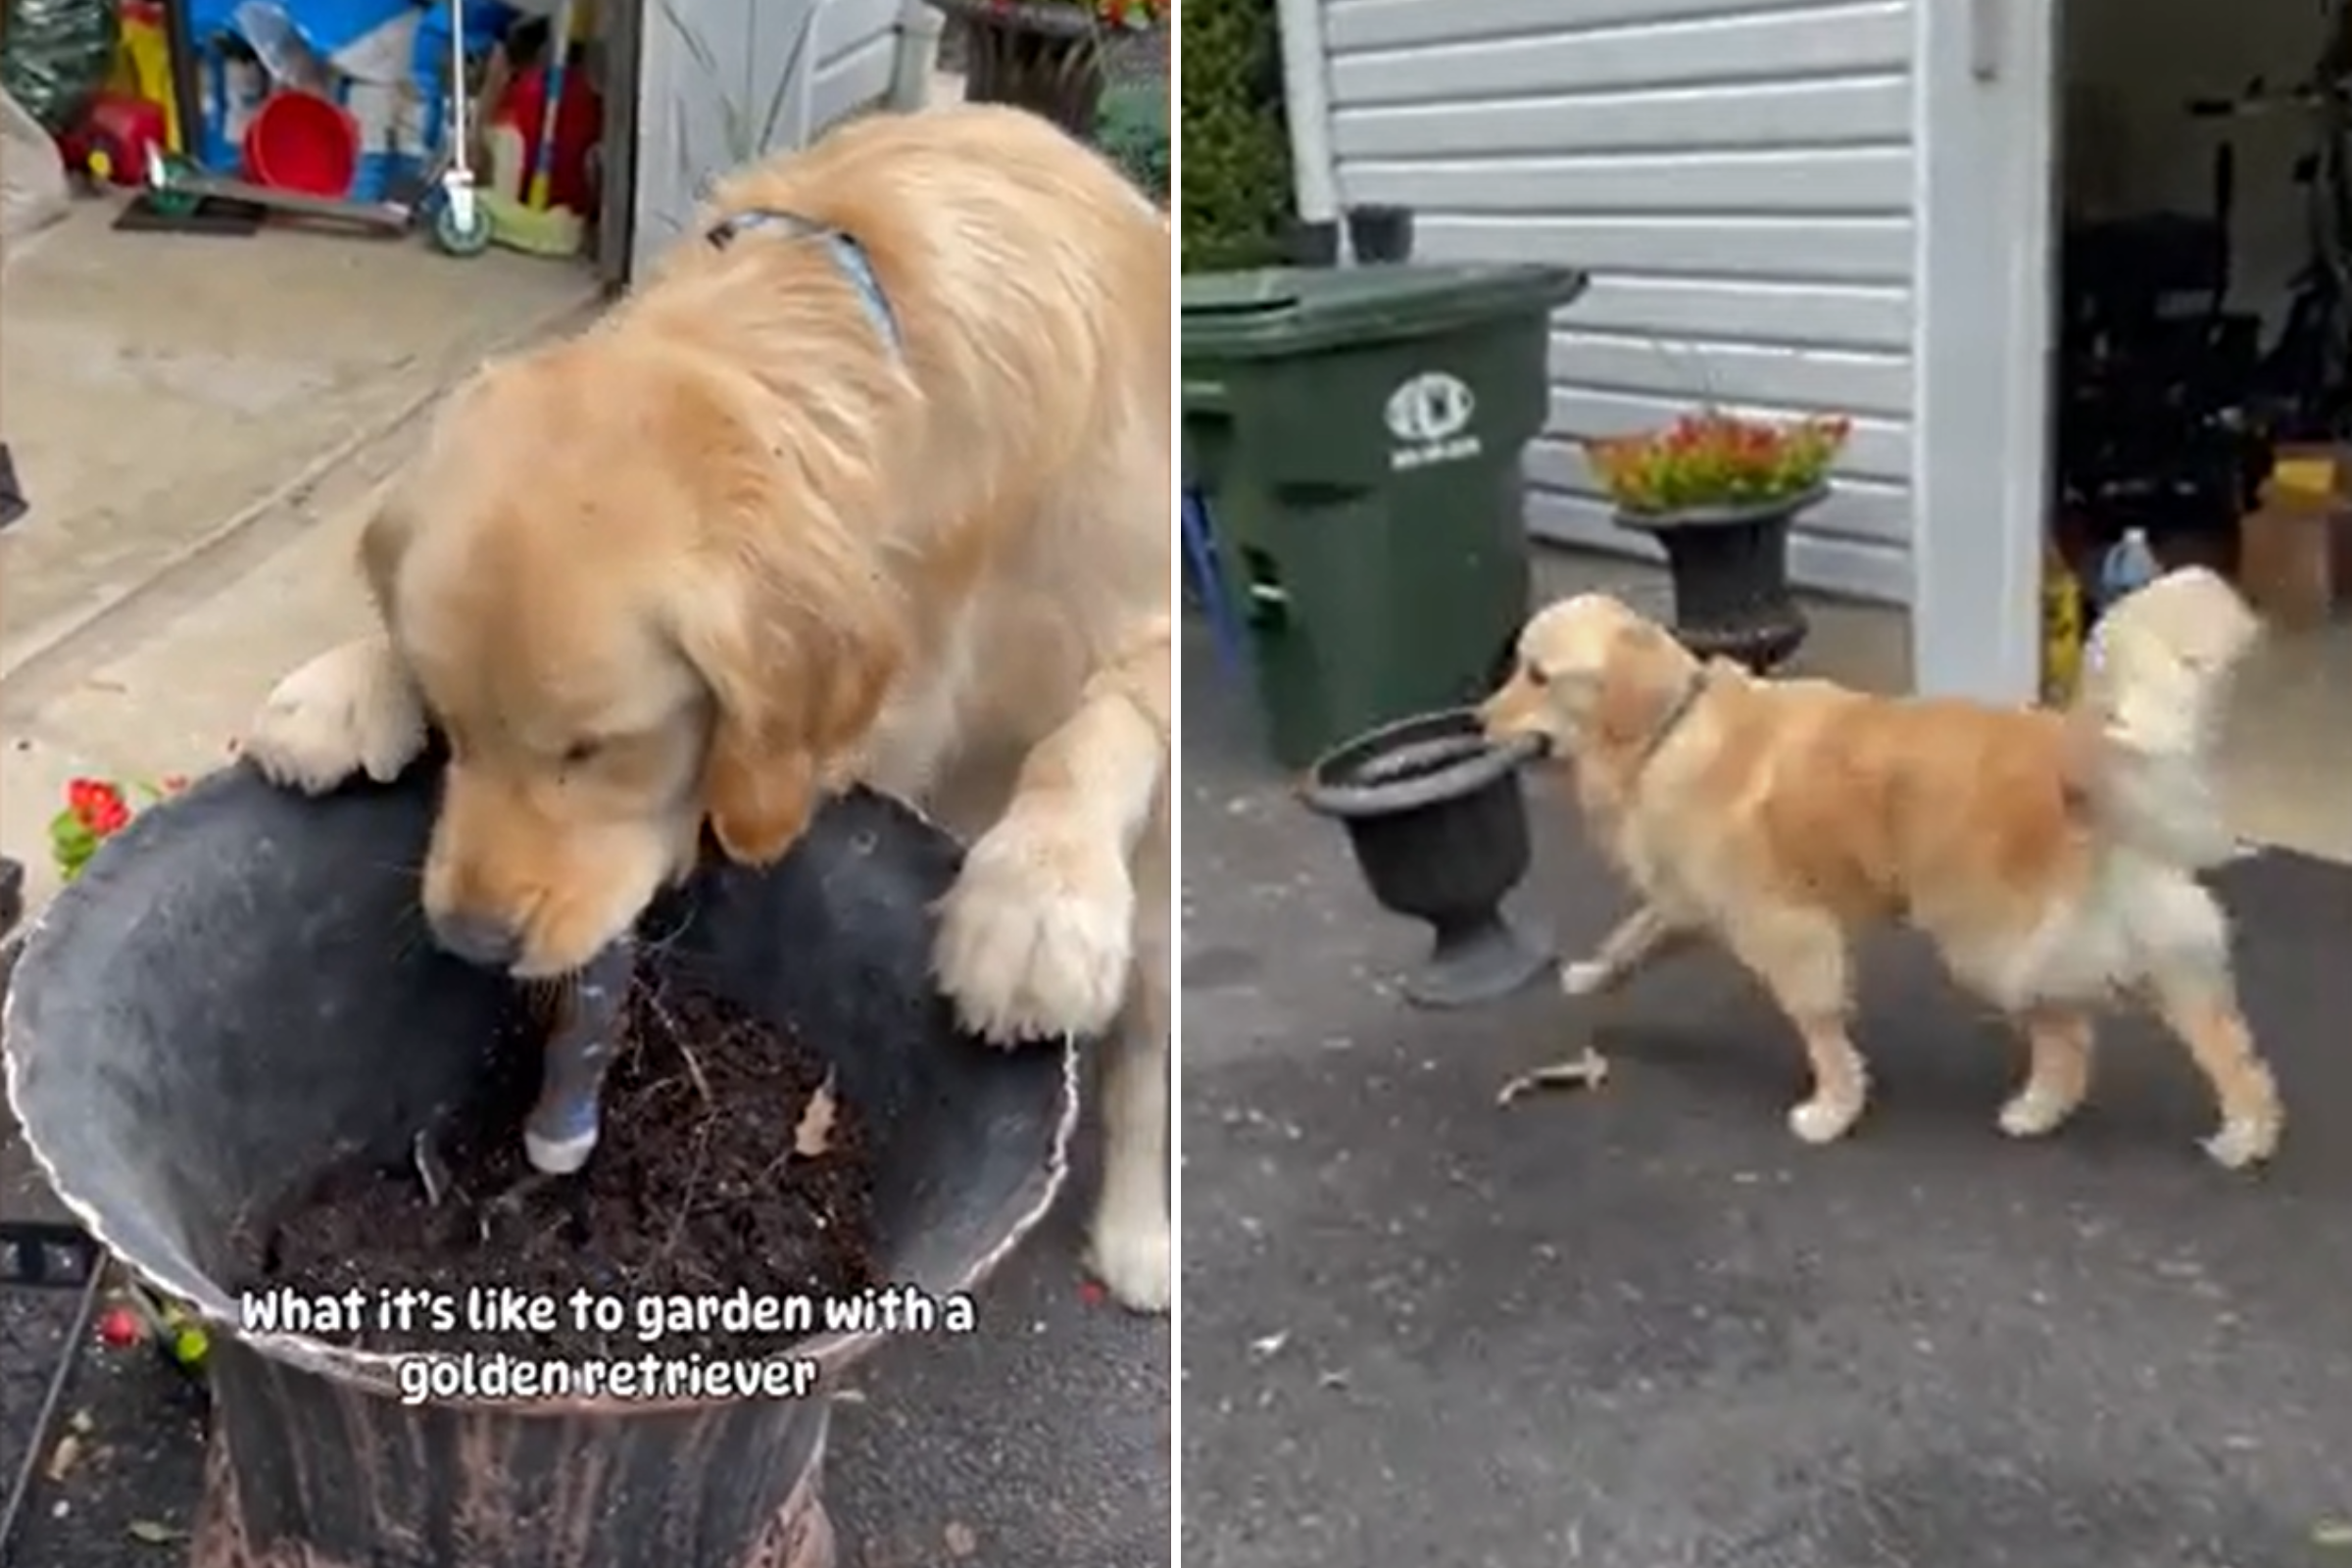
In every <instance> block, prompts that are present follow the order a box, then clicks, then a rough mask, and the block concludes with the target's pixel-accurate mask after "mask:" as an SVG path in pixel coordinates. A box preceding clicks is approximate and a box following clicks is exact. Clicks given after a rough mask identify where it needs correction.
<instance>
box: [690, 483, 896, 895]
mask: <svg viewBox="0 0 2352 1568" xmlns="http://www.w3.org/2000/svg"><path fill="white" fill-rule="evenodd" d="M696 576H697V578H698V579H699V581H700V584H701V586H699V587H695V588H691V589H688V590H686V591H685V593H684V595H683V597H682V600H681V602H680V603H679V604H678V605H677V606H675V607H674V609H673V612H672V617H673V618H672V629H673V634H674V636H675V638H676V641H677V644H678V647H679V650H680V651H681V652H682V653H683V654H684V655H685V657H686V659H687V662H690V663H691V664H692V665H693V666H694V668H695V669H696V671H697V672H698V673H699V674H700V675H701V676H702V679H703V682H704V684H705V685H706V686H707V687H708V688H709V690H710V693H711V705H712V715H711V738H710V743H709V747H708V750H707V751H706V752H705V755H704V759H703V774H702V792H703V811H704V814H705V816H706V817H707V818H708V819H709V821H710V823H711V833H712V835H713V836H714V837H715V838H716V839H717V840H718V845H719V848H720V849H721V850H723V851H725V852H726V855H727V858H729V859H731V860H734V861H736V862H738V863H740V864H747V865H766V864H769V863H772V862H773V861H775V860H776V859H778V858H781V857H782V856H783V854H784V852H785V851H786V850H789V849H790V848H792V845H793V843H794V841H795V840H797V839H798V838H799V837H800V836H801V833H802V832H803V830H805V829H806V828H807V827H808V825H809V817H810V816H811V815H812V814H813V813H814V811H815V809H816V806H817V802H818V799H819V797H820V796H821V795H822V794H823V793H824V791H825V790H826V789H827V788H828V787H829V786H831V785H833V784H835V783H837V782H839V780H840V776H841V775H842V774H843V773H844V772H845V771H846V770H847V769H848V768H849V767H850V766H851V765H853V764H854V760H855V753H856V751H857V749H858V746H859V745H860V744H861V743H862V742H863V741H864V739H865V736H866V733H867V731H868V730H870V729H871V728H872V727H873V723H874V720H875V717H876V716H877V715H878V714H879V712H880V711H881V707H882V702H883V699H884V697H886V696H887V695H888V693H889V690H890V686H891V683H892V681H894V680H895V679H896V678H897V676H898V673H899V670H900V668H901V667H902V666H903V664H904V663H905V662H906V658H907V641H908V632H907V616H906V612H905V609H904V607H903V605H902V603H901V601H900V599H899V596H898V593H897V591H896V589H895V587H894V586H893V584H892V583H891V582H890V580H889V579H888V577H886V576H885V575H884V573H883V571H882V567H881V563H880V562H879V561H878V560H876V559H874V557H873V555H872V553H871V552H870V550H867V549H863V548H860V547H859V544H858V542H856V541H849V540H844V539H840V538H832V539H827V538H826V537H824V536H823V531H821V530H809V533H807V534H805V535H804V536H803V537H801V538H798V539H796V540H794V541H793V547H792V549H791V550H790V551H789V552H786V551H783V550H779V549H772V548H753V549H748V550H744V551H739V552H736V553H734V554H732V555H730V556H729V557H727V558H726V559H724V560H723V561H717V560H714V561H712V563H711V564H710V565H709V566H708V567H707V568H706V569H705V570H703V571H701V572H699V573H697V574H696Z"/></svg>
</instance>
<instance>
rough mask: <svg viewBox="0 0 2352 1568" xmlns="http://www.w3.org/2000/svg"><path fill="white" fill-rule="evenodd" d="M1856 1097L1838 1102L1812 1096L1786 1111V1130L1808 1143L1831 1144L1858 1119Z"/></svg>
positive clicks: (1820, 1096) (1844, 1133)
mask: <svg viewBox="0 0 2352 1568" xmlns="http://www.w3.org/2000/svg"><path fill="white" fill-rule="evenodd" d="M1861 1115H1862V1101H1861V1099H1860V1097H1858V1096H1857V1097H1854V1098H1851V1099H1838V1098H1836V1097H1833V1096H1830V1095H1815V1096H1814V1097H1813V1098H1812V1099H1811V1100H1805V1101H1799V1102H1798V1103H1796V1104H1794V1105H1792V1106H1790V1107H1789V1131H1790V1132H1792V1133H1794V1134H1796V1136H1797V1137H1798V1138H1799V1139H1801V1140H1803V1141H1804V1142H1806V1143H1808V1144H1834V1143H1836V1142H1837V1141H1838V1139H1840V1138H1843V1137H1844V1136H1845V1135H1846V1133H1847V1132H1848V1131H1849V1130H1850V1129H1851V1128H1852V1127H1853V1125H1854V1123H1855V1122H1856V1121H1858V1120H1859V1119H1860V1118H1861Z"/></svg>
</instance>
